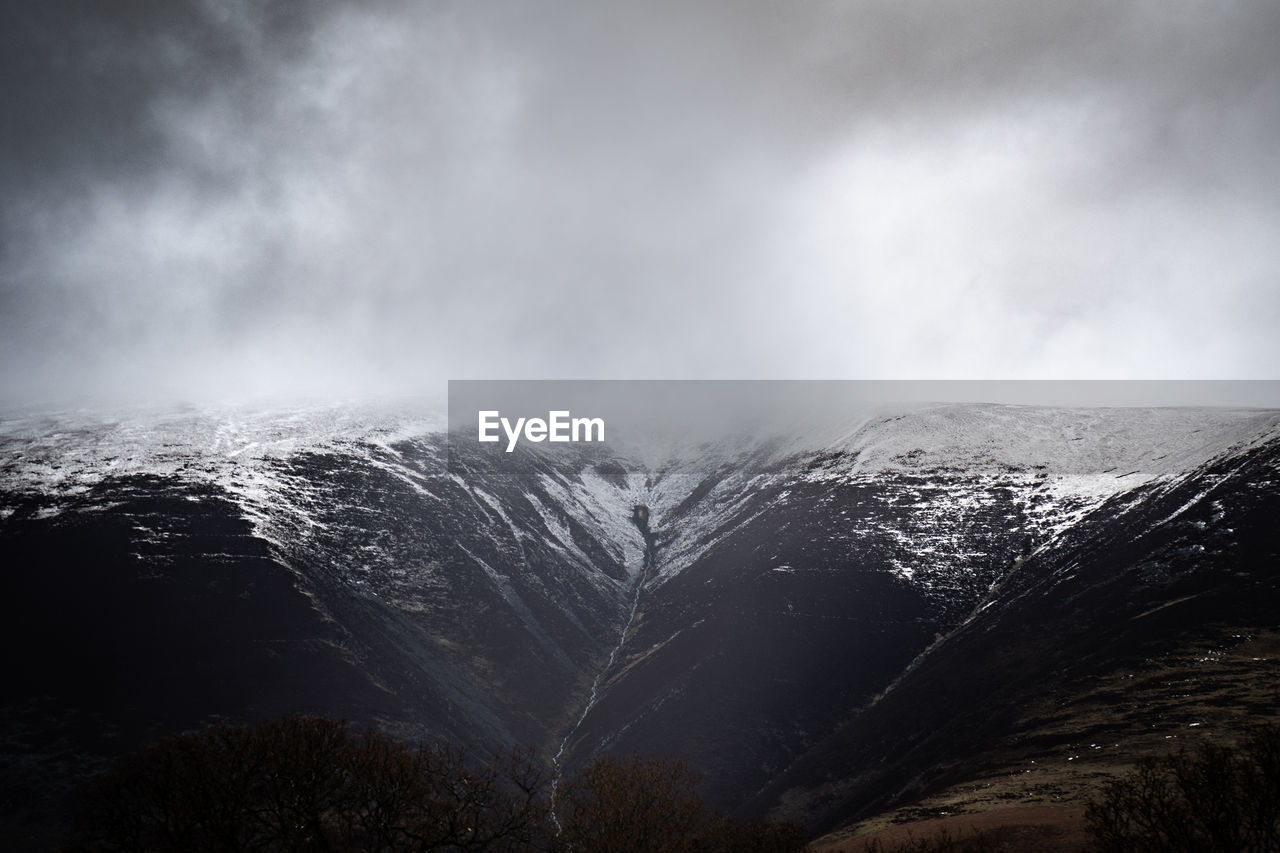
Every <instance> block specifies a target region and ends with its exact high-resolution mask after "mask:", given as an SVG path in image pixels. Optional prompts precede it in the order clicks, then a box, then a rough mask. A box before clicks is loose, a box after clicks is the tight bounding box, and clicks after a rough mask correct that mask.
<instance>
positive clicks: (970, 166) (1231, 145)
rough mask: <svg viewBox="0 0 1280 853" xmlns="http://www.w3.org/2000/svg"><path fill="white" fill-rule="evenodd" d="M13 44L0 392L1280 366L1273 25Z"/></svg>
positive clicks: (830, 14)
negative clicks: (1273, 240) (463, 379)
mask: <svg viewBox="0 0 1280 853" xmlns="http://www.w3.org/2000/svg"><path fill="white" fill-rule="evenodd" d="M299 10H305V14H302V13H300V12H299ZM15 18H16V20H17V21H18V25H17V26H15V27H13V28H11V29H10V30H9V35H8V36H7V38H8V43H7V45H5V47H7V48H8V49H7V50H5V51H3V55H4V56H5V57H6V58H5V59H4V60H3V62H5V63H6V67H5V69H4V70H5V71H7V72H9V73H8V74H6V75H5V78H4V79H5V80H6V83H5V84H4V87H3V91H2V92H0V97H3V99H4V100H3V103H4V108H5V110H6V112H7V113H9V114H11V115H19V116H22V117H23V121H22V122H20V123H18V126H19V127H20V128H21V129H20V130H10V132H9V133H8V135H6V136H4V137H3V138H0V146H3V151H2V152H0V162H4V163H7V164H8V166H7V167H0V184H2V185H3V187H4V188H5V190H6V198H7V199H8V200H7V201H6V203H5V206H4V213H5V215H4V220H3V229H4V230H3V236H4V242H3V246H4V248H3V250H2V254H0V309H2V310H3V314H2V316H0V331H3V332H4V342H3V343H0V354H2V355H3V359H4V371H3V377H2V378H3V383H4V387H3V392H4V394H5V396H6V397H8V398H10V399H18V398H20V397H23V396H26V397H30V396H40V395H42V394H43V395H45V396H51V395H53V392H55V391H58V390H60V389H62V390H65V391H67V392H68V393H69V392H101V393H106V394H115V393H124V392H128V393H138V394H149V393H156V394H165V395H182V394H187V395H200V394H206V393H207V394H232V395H234V394H243V393H266V392H281V391H284V392H289V391H297V392H307V393H326V392H344V393H345V392H350V391H353V390H368V391H387V390H405V389H409V390H413V389H416V388H423V387H427V386H432V387H435V386H438V385H439V383H441V382H442V381H443V379H444V378H446V377H450V376H453V377H460V376H471V377H479V376H628V377H640V376H690V377H696V376H761V377H766V376H768V377H776V376H950V375H968V376H973V375H981V376H997V375H1018V376H1028V375H1047V376H1049V375H1051V376H1072V375H1074V376H1088V375H1105V376H1124V375H1139V376H1156V375H1197V376H1199V375H1204V376H1267V375H1272V374H1273V373H1274V369H1273V368H1272V367H1270V365H1271V364H1275V363H1278V362H1277V357H1278V356H1280V352H1278V351H1277V345H1276V344H1275V343H1273V342H1272V337H1273V336H1272V335H1271V334H1270V332H1269V331H1268V329H1269V328H1274V322H1273V318H1274V317H1275V315H1276V312H1277V310H1278V307H1280V296H1278V295H1277V288H1275V286H1274V284H1273V282H1274V275H1275V273H1274V270H1275V268H1276V262H1277V261H1280V252H1277V250H1275V249H1273V248H1271V247H1270V245H1269V242H1268V241H1267V240H1266V239H1265V235H1266V234H1268V233H1273V232H1274V227H1275V225H1276V224H1277V219H1278V218H1280V211H1278V210H1277V202H1276V201H1275V199H1276V198H1278V197H1280V196H1277V195H1276V193H1275V189H1276V183H1277V181H1276V179H1277V174H1278V170H1277V159H1276V157H1275V155H1274V154H1273V153H1272V152H1271V150H1270V149H1271V147H1272V146H1271V145H1270V142H1271V140H1273V139H1274V138H1275V132H1276V131H1277V130H1280V98H1277V97H1275V95H1276V93H1277V84H1278V83H1280V81H1278V80H1277V71H1278V68H1280V62H1278V61H1277V60H1276V59H1275V58H1273V57H1274V50H1273V49H1272V46H1273V45H1274V44H1275V41H1276V39H1275V36H1276V35H1278V34H1280V33H1278V32H1277V22H1278V13H1277V11H1276V10H1275V8H1274V5H1273V4H1269V3H1238V4H1234V5H1233V4H1226V5H1222V6H1215V7H1214V8H1212V9H1209V8H1205V7H1202V6H1201V5H1199V4H1168V3H1150V4H1145V3H1132V4H1114V3H1094V2H1083V3H1061V4H1059V3H1054V4H1026V3H1011V2H994V0H991V1H990V2H978V3H972V2H971V3H958V2H956V3H952V2H946V3H930V4H924V3H898V2H895V3H888V2H879V3H871V2H864V3H821V4H819V3H815V4H788V5H785V6H780V5H779V4H776V3H766V2H763V0H750V2H735V3H729V2H704V3H692V4H690V3H667V2H659V3H651V4H636V3H623V2H604V3H595V4H584V3H576V4H574V3H567V2H549V3H538V4H527V3H515V2H491V3H431V4H426V3H422V4H418V3H413V4H410V3H399V2H382V3H376V4H354V3H351V4H342V3H326V4H285V3H273V2H266V0H261V2H251V0H242V2H217V0H207V2H194V0H193V2H183V3H169V4H161V3H143V2H135V3H131V4H127V5H120V4H117V5H115V6H113V11H112V12H111V13H110V14H107V13H103V12H96V13H88V12H85V11H84V10H83V8H82V7H80V6H78V5H76V6H74V7H73V6H72V5H49V6H44V7H42V8H41V9H38V8H37V7H35V6H28V5H26V4H24V5H23V6H22V11H18V12H16V13H15ZM13 126H14V125H13V123H10V127H13Z"/></svg>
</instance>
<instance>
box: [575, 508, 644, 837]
mask: <svg viewBox="0 0 1280 853" xmlns="http://www.w3.org/2000/svg"><path fill="white" fill-rule="evenodd" d="M631 521H632V522H633V523H634V524H635V525H636V527H638V528H640V534H641V536H643V537H644V561H643V562H642V563H641V566H640V575H639V577H637V578H636V580H635V588H634V591H633V592H632V595H631V611H630V612H629V613H628V614H627V621H626V622H625V623H623V626H622V633H620V634H619V635H618V642H617V644H616V645H614V647H613V649H612V651H610V652H609V659H608V660H607V661H605V664H604V666H603V667H602V668H601V669H600V671H599V672H597V673H596V677H595V678H594V679H593V680H592V682H591V693H590V695H588V696H587V703H586V705H584V706H583V708H582V713H581V714H580V715H578V720H577V722H575V723H574V724H573V727H572V728H570V729H569V731H568V733H567V734H566V735H565V736H564V739H563V740H561V741H560V748H559V749H558V750H556V754H555V757H553V758H552V759H551V765H552V767H553V768H554V773H555V775H554V776H553V778H552V780H551V821H552V823H554V824H555V827H556V831H557V832H558V831H559V830H560V818H559V817H558V816H557V814H556V792H557V791H558V790H559V788H560V780H561V779H562V778H564V768H563V767H561V766H560V759H561V758H562V757H563V756H564V751H565V749H566V748H568V746H569V741H570V740H572V739H573V736H574V735H575V734H577V733H578V729H579V728H580V727H581V726H582V723H583V722H584V721H585V720H586V719H587V715H588V714H590V713H591V709H592V708H594V707H595V706H596V702H597V701H599V698H600V693H599V691H600V682H601V681H602V680H604V677H605V676H606V675H608V674H609V671H610V670H611V669H613V662H614V661H615V660H616V659H617V657H618V652H620V651H621V650H622V647H623V646H624V645H626V642H627V635H628V634H630V633H631V624H632V623H633V622H634V621H635V618H636V612H637V611H638V610H639V609H640V594H641V593H642V592H643V591H644V584H645V581H647V580H648V579H649V572H650V570H651V569H652V568H653V563H654V550H655V545H654V540H655V538H656V537H655V536H654V534H653V532H652V531H651V530H650V529H649V508H648V507H647V506H645V505H644V504H640V505H638V506H636V507H635V508H633V509H632V511H631Z"/></svg>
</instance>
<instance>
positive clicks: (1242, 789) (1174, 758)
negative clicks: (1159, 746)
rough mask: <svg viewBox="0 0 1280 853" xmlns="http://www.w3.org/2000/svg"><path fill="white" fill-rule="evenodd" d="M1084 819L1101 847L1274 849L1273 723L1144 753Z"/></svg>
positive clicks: (1279, 826) (1279, 823) (1278, 737)
mask: <svg viewBox="0 0 1280 853" xmlns="http://www.w3.org/2000/svg"><path fill="white" fill-rule="evenodd" d="M1085 817H1086V820H1087V821H1088V825H1089V830H1090V832H1091V833H1092V835H1093V837H1094V841H1095V843H1096V844H1097V847H1098V850H1099V851H1101V853H1121V851H1123V852H1124V853H1184V851H1185V853H1280V727H1276V726H1271V727H1268V728H1264V729H1261V730H1259V731H1258V732H1257V733H1255V734H1254V735H1253V736H1252V737H1250V738H1248V739H1247V740H1246V741H1244V742H1243V743H1241V744H1240V745H1239V746H1238V747H1236V748H1230V747H1225V746H1216V745H1213V744H1206V745H1203V746H1201V747H1199V748H1198V749H1196V750H1194V751H1187V750H1183V751H1181V752H1179V753H1177V754H1176V755H1170V756H1166V757H1165V758H1162V759H1147V760H1145V761H1143V762H1141V763H1140V764H1139V765H1138V767H1137V769H1136V770H1134V771H1133V772H1132V773H1130V774H1129V775H1128V776H1126V777H1124V778H1121V779H1117V780H1115V781H1112V782H1109V783H1107V785H1106V786H1105V788H1104V789H1103V792H1102V795H1101V797H1100V798H1099V799H1097V800H1095V801H1094V802H1092V803H1090V804H1089V807H1088V809H1087V811H1086V813H1085Z"/></svg>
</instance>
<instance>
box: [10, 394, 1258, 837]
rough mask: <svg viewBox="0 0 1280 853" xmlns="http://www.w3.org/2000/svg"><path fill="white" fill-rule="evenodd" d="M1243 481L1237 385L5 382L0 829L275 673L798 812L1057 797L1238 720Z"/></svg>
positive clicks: (565, 754) (376, 721)
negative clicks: (523, 423)
mask: <svg viewBox="0 0 1280 853" xmlns="http://www.w3.org/2000/svg"><path fill="white" fill-rule="evenodd" d="M1277 510H1280V414H1278V413H1277V412H1276V411H1273V410H1260V409H1208V408H1206V409H1192V408H1131V409H1121V408H1108V409H1101V408H1094V409H1091V408H1052V407H1034V406H1012V405H995V404H988V405H976V404H968V405H964V404H945V405H944V404H939V405H921V404H918V405H906V404H901V405H899V404H895V405H892V406H888V407H880V408H877V409H869V410H868V411H867V412H866V413H865V415H864V416H861V417H858V418H854V419H850V420H848V421H847V422H845V423H844V424H843V425H842V426H841V427H840V428H838V429H834V430H824V431H823V432H821V433H820V434H814V433H808V434H806V430H805V428H804V427H795V428H793V429H792V430H791V432H790V433H789V434H786V435H776V436H773V437H771V438H760V439H759V440H753V441H748V440H746V439H744V438H742V437H734V438H733V439H724V440H719V441H712V440H706V441H703V440H699V441H697V442H692V441H691V442H684V443H681V442H672V443H669V444H665V445H658V444H653V443H650V444H649V445H646V446H643V447H642V446H640V445H633V446H631V447H629V448H628V447H627V446H626V445H624V444H622V443H618V444H616V445H615V444H610V443H604V444H582V445H572V446H568V447H557V448H556V449H555V450H554V451H553V450H551V449H549V446H548V445H522V446H521V447H520V448H518V449H517V451H516V452H514V453H511V454H501V453H499V454H497V455H494V454H489V453H484V452H481V451H480V450H479V449H478V448H476V447H475V445H473V444H468V443H465V442H454V443H453V444H452V446H450V445H449V442H448V434H447V431H446V425H445V421H444V420H443V419H442V418H438V417H435V416H434V415H433V414H432V413H430V412H422V411H414V410H413V409H412V407H406V406H383V407H379V406H350V405H348V406H315V407H310V408H298V409H292V410H282V409H272V410H267V411H261V410H251V409H224V410H198V409H187V410H153V411H150V412H143V413H137V412H135V413H133V414H130V415H128V416H119V417H106V416H100V415H90V414H84V413H81V414H64V415H57V416H31V417H25V418H9V419H7V420H4V421H3V422H0V551H2V552H3V554H4V562H5V565H6V568H5V570H4V573H3V578H4V590H3V596H2V597H0V600H3V602H4V604H3V607H4V613H3V618H2V619H0V631H2V632H3V641H4V644H5V647H6V648H8V649H10V650H11V657H12V660H13V662H12V664H11V667H10V671H9V677H8V678H6V679H5V680H4V687H3V689H2V690H0V703H2V706H0V707H2V708H3V710H2V711H0V738H2V739H3V740H2V742H3V744H4V747H3V753H4V754H3V767H2V773H3V777H2V780H3V781H2V784H3V789H2V793H0V798H2V800H3V803H4V811H5V812H6V813H7V815H8V816H7V817H6V819H5V821H6V822H5V825H4V832H5V833H6V834H7V835H9V836H10V837H12V838H14V839H15V843H16V844H22V843H28V844H31V843H33V842H32V841H31V839H34V838H37V837H43V836H39V833H40V832H48V831H50V830H49V827H51V826H55V827H56V826H57V825H58V823H59V822H60V821H62V820H63V819H64V812H63V809H64V808H65V800H64V798H65V794H66V792H67V791H68V790H69V788H70V787H71V786H72V785H73V784H74V783H75V782H77V781H78V780H79V779H82V778H84V777H85V776H86V775H88V774H91V773H92V772H95V771H97V770H99V769H101V768H102V767H104V766H106V764H107V762H109V760H110V759H111V758H113V757H114V756H118V755H121V754H123V753H126V752H128V751H130V750H133V749H135V748H137V747H138V746H140V745H142V744H145V743H147V742H150V741H152V740H154V739H156V738H158V737H160V736H162V735H164V734H166V733H171V732H177V731H182V730H185V729H189V728H191V727H195V726H199V725H202V724H205V723H208V722H211V721H215V720H233V721H241V720H243V721H249V720H257V719H264V718H269V717H272V716H278V715H281V714H285V713H293V712H314V713H324V714H328V715H332V716H337V717H342V718H346V719H349V720H352V721H356V722H359V723H371V724H373V725H376V726H378V727H380V728H383V729H385V730H388V731H390V732H393V733H395V734H398V735H401V736H404V737H408V738H413V739H423V740H429V741H434V742H451V743H457V744H462V745H466V746H468V747H470V748H473V749H475V750H479V751H484V750H488V749H493V748H497V747H501V746H511V745H521V746H526V747H529V748H531V749H532V750H534V752H535V753H536V755H537V756H538V758H539V760H540V761H542V762H543V763H544V764H545V767H546V768H547V771H548V773H550V774H552V775H557V774H562V773H569V772H572V771H573V770H574V769H575V768H579V767H581V766H583V765H584V764H585V763H586V762H588V761H589V760H590V759H591V758H592V757H594V756H597V755H600V754H615V755H621V756H626V755H630V754H632V753H640V754H643V755H652V756H657V757H671V758H684V759H687V760H688V761H689V762H690V764H691V766H692V767H693V768H694V769H695V770H696V771H698V772H699V773H701V774H702V777H703V783H702V791H703V794H704V796H706V797H707V799H708V800H709V801H710V802H711V803H712V804H713V805H715V806H716V807H717V808H721V809H725V810H729V811H733V812H736V813H739V814H744V815H771V816H782V817H787V818H789V819H794V820H798V821H800V822H802V823H803V824H804V825H806V826H807V827H808V828H809V829H810V831H812V832H814V833H820V832H825V831H829V830H833V829H836V828H839V827H841V826H844V825H846V824H849V823H850V822H851V821H856V820H861V819H865V818H868V817H871V816H874V815H877V814H881V813H886V812H890V811H893V810H902V809H908V810H909V809H912V808H916V809H924V810H926V811H927V810H928V809H939V810H945V809H948V808H950V809H953V810H956V809H959V810H964V809H982V808H987V807H991V806H992V805H993V804H997V805H998V804H1007V803H1009V802H1027V801H1041V802H1055V801H1063V802H1078V801H1079V798H1080V797H1081V796H1082V795H1083V792H1086V791H1087V790H1088V786H1089V785H1090V784H1092V782H1093V780H1095V779H1096V778H1097V777H1098V774H1106V773H1108V772H1115V771H1116V770H1117V769H1118V768H1123V767H1125V766H1127V765H1128V764H1129V763H1131V762H1132V761H1133V760H1134V758H1135V757H1136V756H1139V755H1143V754H1148V753H1150V752H1152V751H1155V750H1159V749H1165V748H1167V747H1168V746H1169V744H1170V741H1171V740H1175V739H1176V740H1177V742H1182V741H1183V740H1185V739H1188V738H1191V737H1195V736H1203V737H1210V738H1218V739H1227V740H1229V739H1231V738H1233V737H1234V736H1235V735H1236V734H1237V733H1238V732H1241V731H1243V730H1244V729H1245V728H1247V727H1248V725H1250V724H1252V723H1254V722H1257V721H1259V720H1264V719H1274V717H1275V714H1276V710H1277V705H1276V701H1275V699H1276V696H1277V693H1276V691H1277V689H1280V688H1278V687H1277V685H1278V684H1280V681H1277V670H1276V661H1277V660H1280V655H1277V654H1276V651H1277V649H1280V634H1278V632H1277V630H1276V627H1275V624H1274V621H1275V620H1274V613H1275V612H1277V605H1278V604H1280V589H1278V588H1277V575H1276V567H1277V565H1278V564H1277V561H1276V556H1277V549H1278V545H1277V542H1276V528H1275V524H1274V519H1275V518H1276V517H1280V514H1278V513H1277ZM931 798H932V799H931ZM939 803H942V805H939Z"/></svg>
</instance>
